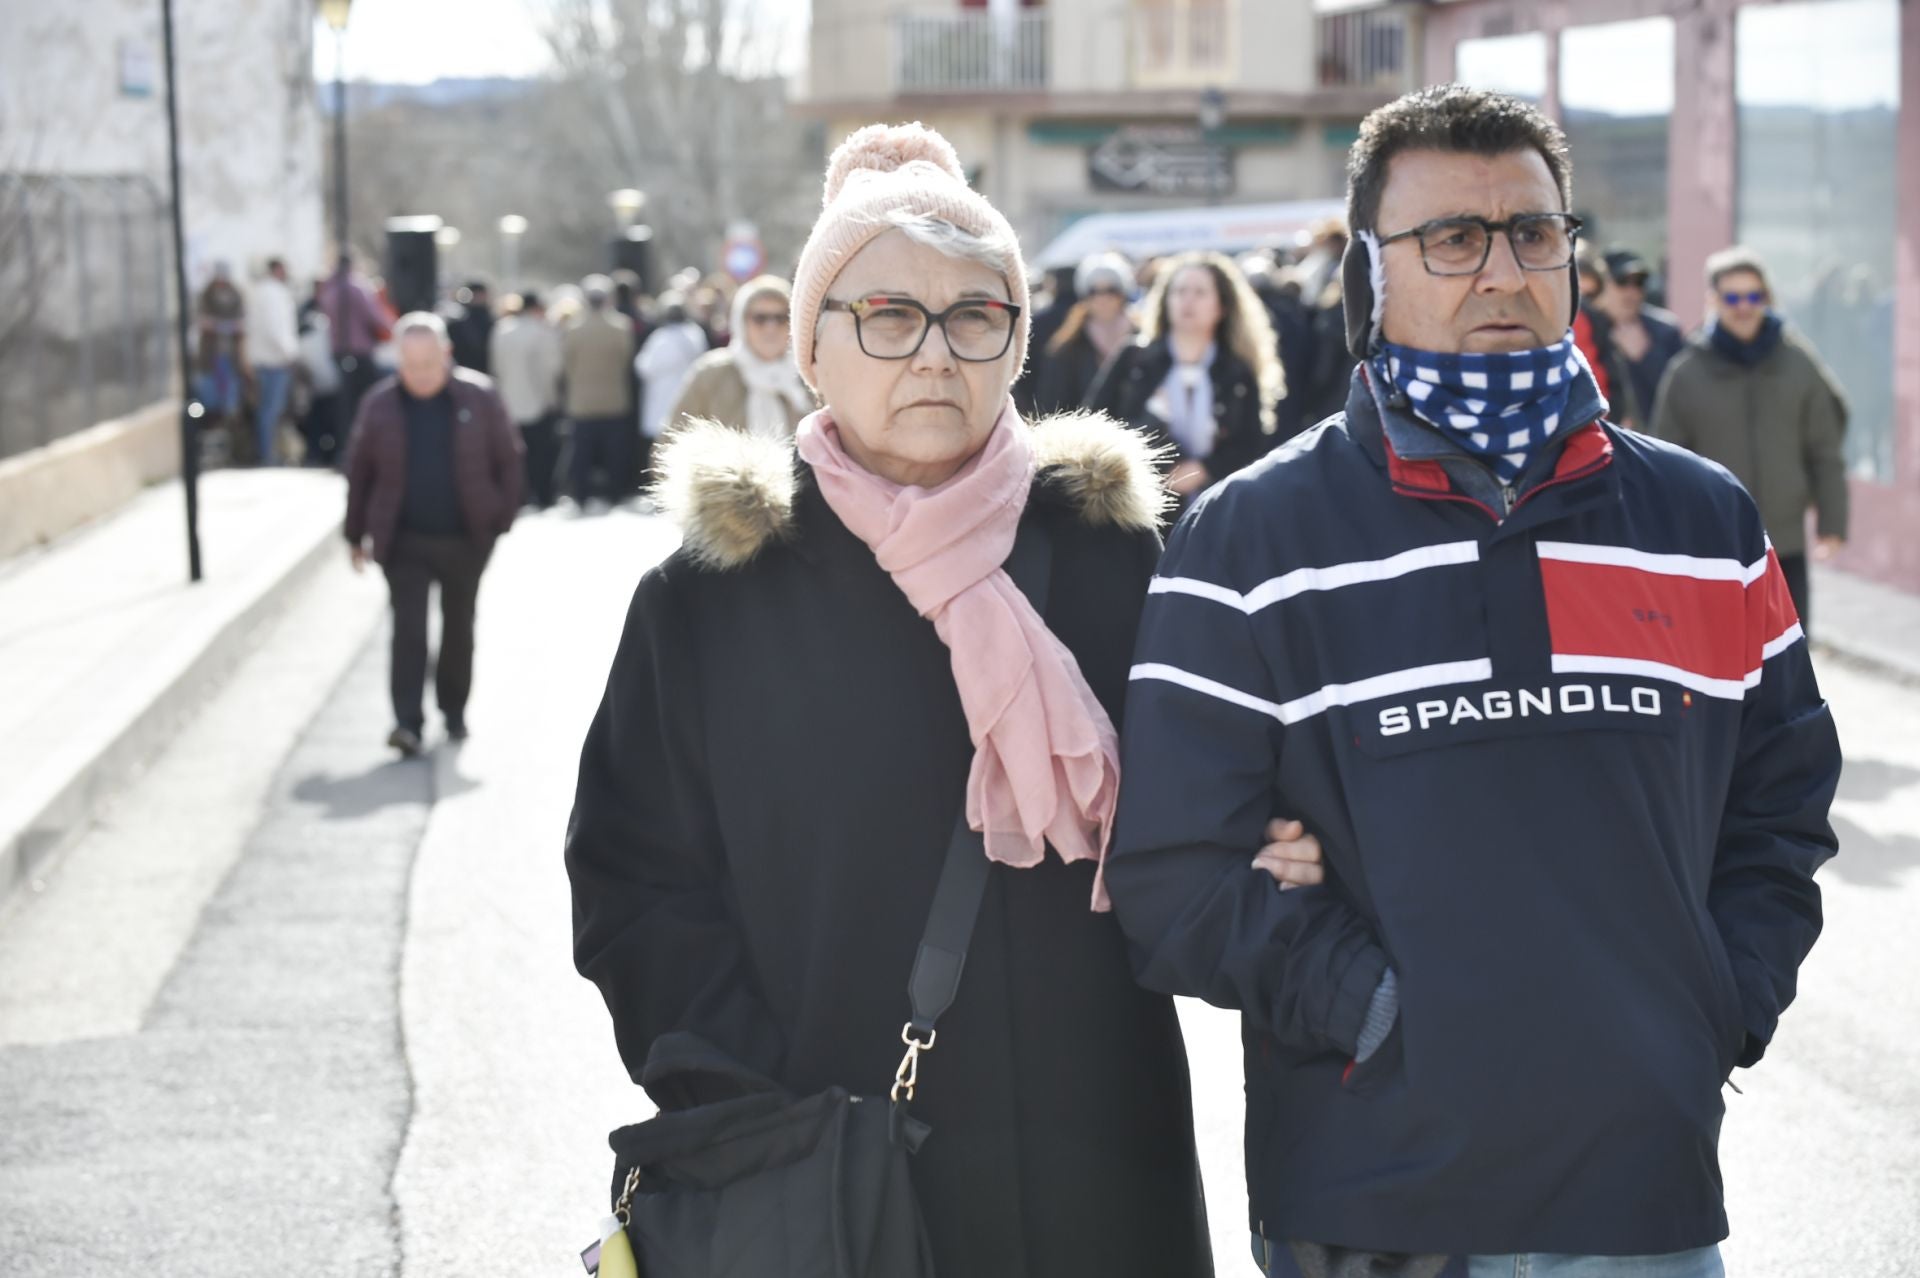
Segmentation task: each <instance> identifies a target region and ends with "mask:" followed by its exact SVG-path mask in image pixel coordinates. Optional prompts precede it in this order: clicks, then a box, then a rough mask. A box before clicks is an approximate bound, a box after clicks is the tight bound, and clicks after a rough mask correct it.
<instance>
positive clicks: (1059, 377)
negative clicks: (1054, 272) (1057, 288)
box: [1034, 253, 1137, 413]
mask: <svg viewBox="0 0 1920 1278" xmlns="http://www.w3.org/2000/svg"><path fill="white" fill-rule="evenodd" d="M1073 280H1074V295H1075V297H1076V298H1077V299H1078V300H1077V301H1075V302H1074V304H1073V309H1072V310H1070V311H1068V312H1067V318H1066V320H1065V321H1064V322H1063V323H1062V324H1061V325H1060V327H1059V329H1058V330H1057V331H1055V333H1054V335H1053V337H1052V338H1051V339H1049V340H1048V342H1047V346H1046V353H1045V354H1044V355H1042V356H1041V357H1040V360H1039V363H1040V375H1039V385H1038V389H1037V391H1036V393H1035V396H1034V401H1035V404H1036V405H1037V407H1038V408H1039V411H1040V412H1042V413H1065V412H1071V411H1072V410H1074V409H1076V408H1078V407H1080V401H1081V400H1082V399H1084V398H1085V397H1086V394H1087V389H1088V388H1089V387H1091V386H1092V385H1093V380H1094V378H1096V377H1098V376H1099V374H1100V369H1101V367H1102V366H1103V365H1104V364H1105V363H1106V362H1107V361H1108V360H1109V359H1111V358H1112V357H1113V354H1114V352H1115V351H1117V350H1119V349H1120V348H1121V347H1123V346H1125V345H1126V344H1127V343H1128V342H1131V341H1132V340H1133V336H1134V333H1135V332H1136V331H1137V330H1136V329H1135V327H1134V323H1133V317H1132V316H1131V315H1129V314H1128V313H1127V303H1128V300H1129V298H1130V296H1131V294H1132V291H1133V263H1131V262H1129V261H1128V260H1127V259H1126V258H1124V257H1122V256H1121V255H1120V254H1118V253H1094V254H1091V255H1089V256H1088V257H1086V258H1085V259H1083V260H1082V261H1081V263H1080V266H1079V268H1078V269H1077V270H1075V271H1074V273H1073Z"/></svg>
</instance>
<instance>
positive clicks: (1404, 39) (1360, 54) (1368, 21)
mask: <svg viewBox="0 0 1920 1278" xmlns="http://www.w3.org/2000/svg"><path fill="white" fill-rule="evenodd" d="M1314 25H1315V26H1316V27H1318V29H1319V30H1318V42H1319V57H1318V61H1317V65H1318V69H1319V75H1320V87H1321V88H1325V89H1379V90H1382V91H1385V92H1403V91H1405V90H1409V89H1412V88H1414V87H1416V86H1415V85H1414V82H1413V66H1414V60H1415V51H1414V48H1413V44H1414V41H1415V40H1416V39H1417V38H1418V35H1419V32H1418V29H1417V27H1416V26H1415V24H1414V22H1413V19H1412V16H1411V15H1410V14H1409V13H1408V12H1407V11H1406V10H1405V9H1397V8H1389V9H1365V10H1361V11H1358V12H1354V13H1323V14H1321V15H1320V16H1319V17H1317V18H1315V19H1314Z"/></svg>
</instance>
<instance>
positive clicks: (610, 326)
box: [561, 275, 638, 510]
mask: <svg viewBox="0 0 1920 1278" xmlns="http://www.w3.org/2000/svg"><path fill="white" fill-rule="evenodd" d="M580 287H581V291H582V292H584V293H585V294H586V300H587V309H586V312H585V313H584V314H583V315H581V316H580V318H579V319H578V320H577V321H576V322H575V323H574V324H573V326H572V327H571V328H569V329H567V331H566V333H565V335H564V336H563V337H562V339H561V349H562V354H563V356H564V365H565V369H566V379H567V416H568V417H569V418H571V419H572V421H573V463H572V471H573V499H574V501H575V502H577V503H578V504H579V506H580V508H581V509H582V510H584V509H586V506H587V503H588V502H589V501H590V500H592V498H593V496H594V494H595V492H596V491H600V492H604V493H605V494H606V496H607V499H608V500H609V501H617V500H619V499H620V498H621V497H623V496H625V495H626V487H627V484H628V476H629V475H630V474H631V473H632V468H633V460H632V459H633V453H634V449H635V448H636V447H637V446H638V441H637V437H636V435H635V430H634V428H635V424H636V419H635V417H634V412H633V394H632V388H633V379H632V374H631V372H630V371H629V369H630V367H631V365H632V363H633V324H632V323H631V322H630V321H629V320H628V319H627V317H626V316H624V315H622V314H621V313H620V312H619V311H617V310H615V309H613V281H612V280H610V279H608V278H607V277H606V276H604V275H589V276H587V278H586V279H584V280H582V281H581V282H580ZM596 471H599V472H600V473H601V474H603V475H604V477H605V478H604V480H603V486H602V487H601V488H599V489H597V490H596V487H595V482H594V475H595V472H596Z"/></svg>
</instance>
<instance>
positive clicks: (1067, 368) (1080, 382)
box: [1033, 329, 1106, 413]
mask: <svg viewBox="0 0 1920 1278" xmlns="http://www.w3.org/2000/svg"><path fill="white" fill-rule="evenodd" d="M1105 363H1106V358H1105V357H1104V356H1102V355H1101V354H1100V348H1099V347H1097V346H1095V345H1094V344H1093V339H1092V338H1090V337H1088V336H1087V334H1086V330H1085V329H1082V330H1081V331H1080V332H1078V333H1075V334H1074V335H1073V340H1072V341H1070V342H1068V343H1066V344H1065V345H1063V346H1062V347H1060V349H1058V350H1049V351H1047V352H1046V355H1045V358H1044V361H1043V362H1042V363H1041V365H1040V376H1039V379H1038V389H1037V390H1036V391H1035V393H1034V401H1033V402H1034V408H1035V410H1036V411H1037V412H1040V413H1070V412H1072V411H1073V410H1074V409H1076V408H1078V407H1080V402H1081V401H1082V400H1083V399H1085V398H1086V395H1087V392H1088V391H1089V390H1091V389H1093V384H1094V382H1095V381H1097V380H1099V377H1100V367H1101V365H1103V364H1105Z"/></svg>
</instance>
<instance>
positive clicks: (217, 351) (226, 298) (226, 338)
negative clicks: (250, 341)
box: [193, 262, 247, 442]
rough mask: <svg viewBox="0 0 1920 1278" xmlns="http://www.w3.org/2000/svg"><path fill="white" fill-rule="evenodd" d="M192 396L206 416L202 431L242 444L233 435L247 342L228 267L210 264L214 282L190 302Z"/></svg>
mask: <svg viewBox="0 0 1920 1278" xmlns="http://www.w3.org/2000/svg"><path fill="white" fill-rule="evenodd" d="M193 319H194V333H195V335H196V337H197V342H196V344H195V350H194V357H195V358H194V369H195V372H196V373H197V375H198V379H199V384H198V385H197V386H196V388H195V391H196V393H197V394H198V396H199V398H200V403H201V405H202V406H203V407H204V408H205V409H206V411H207V418H208V421H207V422H206V423H205V425H204V426H203V427H202V429H207V428H208V427H211V428H214V429H218V430H223V431H229V432H232V437H233V439H234V441H235V442H239V441H242V440H244V439H245V436H244V434H242V433H241V432H239V431H236V430H234V427H235V426H236V424H237V423H238V421H239V417H240V410H241V408H242V407H243V405H244V403H245V398H244V392H245V388H244V386H243V385H242V376H243V374H244V373H245V371H246V365H245V364H244V362H243V354H242V348H243V346H244V345H245V342H246V327H247V301H246V298H245V297H243V296H241V293H240V289H239V288H238V287H237V286H236V285H235V284H234V282H233V274H232V268H230V267H229V266H228V265H227V264H226V263H225V262H215V263H214V264H213V278H211V279H209V280H208V281H207V284H206V287H205V288H202V289H201V290H200V295H199V297H198V298H196V299H195V300H194V308H193Z"/></svg>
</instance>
